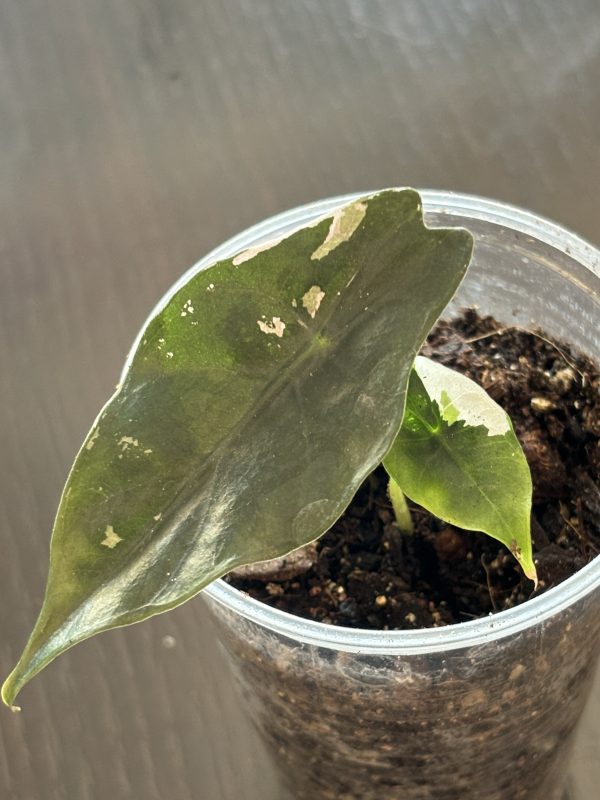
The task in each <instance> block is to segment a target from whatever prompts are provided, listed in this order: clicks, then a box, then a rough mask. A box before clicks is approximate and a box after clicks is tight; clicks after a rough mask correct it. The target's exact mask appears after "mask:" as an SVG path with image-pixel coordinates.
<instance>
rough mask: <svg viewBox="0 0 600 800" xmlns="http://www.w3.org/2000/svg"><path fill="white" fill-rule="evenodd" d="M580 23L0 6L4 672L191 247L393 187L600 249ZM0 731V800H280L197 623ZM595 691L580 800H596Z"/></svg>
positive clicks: (126, 653)
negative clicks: (490, 201) (542, 227)
mask: <svg viewBox="0 0 600 800" xmlns="http://www.w3.org/2000/svg"><path fill="white" fill-rule="evenodd" d="M599 86H600V5H599V3H598V0H571V2H569V3H565V2H563V0H528V2H527V3H524V2H521V0H514V1H513V2H508V1H507V0H495V2H492V1H491V0H488V1H487V2H486V1H485V0H436V2H433V0H429V2H416V0H415V2H413V1H412V0H403V2H393V0H328V2H325V1H324V0H220V1H217V0H52V2H47V0H0V487H1V490H0V491H1V495H2V502H1V504H0V538H1V548H2V551H1V552H2V556H1V559H0V669H1V671H2V673H3V674H5V673H6V672H7V670H8V669H9V668H10V667H11V666H12V664H13V662H14V660H15V658H16V656H17V655H18V653H19V651H20V649H21V647H22V645H23V643H24V639H25V637H26V635H27V632H28V631H29V629H30V627H31V625H32V623H33V621H34V618H35V616H36V613H37V610H38V608H39V605H40V602H41V598H42V592H43V587H44V580H45V575H46V564H47V552H48V537H49V531H50V528H51V524H52V518H53V514H54V511H55V508H56V505H57V501H58V497H59V493H60V490H61V487H62V484H63V481H64V479H65V476H66V472H67V470H68V467H69V465H70V463H71V460H72V457H73V455H74V453H75V450H76V448H77V447H78V445H79V443H80V441H81V439H82V437H83V436H84V434H85V432H86V431H87V429H88V426H89V424H90V423H91V421H92V419H93V418H94V416H95V414H96V412H97V410H98V408H99V406H100V404H101V403H102V402H103V401H104V399H105V398H106V397H107V396H108V394H109V393H110V392H111V390H112V387H113V385H114V384H115V383H116V381H117V379H118V374H119V369H120V366H121V364H122V361H123V359H124V357H125V354H126V352H127V349H128V347H129V345H130V343H131V341H132V340H133V338H134V335H135V333H136V331H137V330H138V328H139V326H140V325H141V323H142V322H143V320H144V319H145V317H146V314H147V312H148V310H149V309H150V307H151V306H152V305H153V304H154V302H155V301H156V300H157V299H158V298H159V297H160V295H161V294H162V293H163V292H164V291H165V290H166V289H167V288H168V287H169V285H170V284H171V283H172V282H173V281H174V280H175V279H176V278H177V277H178V276H179V275H180V273H181V272H182V271H183V270H184V269H185V268H186V267H188V266H189V265H190V264H191V263H193V262H194V261H195V260H196V259H197V258H198V257H200V256H201V255H202V254H204V253H205V252H206V251H207V250H209V249H210V248H211V247H213V246H214V245H216V244H218V243H219V242H221V241H222V240H223V239H225V238H226V237H228V236H229V235H231V234H233V233H235V232H237V231H239V230H241V229H243V228H244V227H246V226H247V225H249V224H250V223H253V222H255V221H258V220H260V219H262V218H264V217H266V216H268V215H270V214H272V213H274V212H277V211H281V210H283V209H285V208H288V207H291V206H294V205H297V204H299V203H303V202H306V201H309V200H313V199H317V198H321V197H325V196H328V195H332V194H338V193H341V192H348V191H353V190H362V189H371V188H379V187H383V186H389V185H415V186H421V187H437V188H447V189H454V190H459V191H467V192H473V193H476V194H481V195H488V196H491V197H496V198H499V199H502V200H507V201H510V202H513V203H515V204H518V205H521V206H525V207H528V208H530V209H532V210H534V211H537V212H540V213H542V214H544V215H547V216H550V217H552V218H554V219H556V220H558V221H560V222H562V223H563V224H564V225H566V226H568V227H571V228H573V229H574V230H576V231H577V232H579V233H580V234H583V235H584V236H586V237H588V238H589V239H591V240H592V241H594V242H595V243H596V244H598V243H600V232H599V228H598V221H599V220H600V191H599V186H600V144H599V142H600V140H599V135H598V132H599V131H600V96H599V88H598V87H599ZM21 702H22V705H23V707H24V711H23V713H22V714H21V715H18V716H15V715H11V714H10V713H8V712H5V713H0V798H1V800H129V799H130V798H131V799H132V800H167V798H168V800H188V799H190V798H194V800H234V798H235V799H236V800H259V798H260V800H278V799H279V798H281V796H282V795H281V790H280V788H279V787H278V784H277V780H276V778H275V775H274V772H273V770H272V768H271V767H270V765H269V764H268V762H267V760H266V758H265V754H264V751H263V749H262V747H261V745H260V743H259V742H258V741H257V739H256V736H255V734H254V732H253V728H252V726H251V724H250V722H249V721H248V720H247V719H246V717H245V715H244V713H243V712H242V711H241V710H240V709H239V707H238V704H237V700H236V697H235V696H234V695H233V693H232V688H231V682H230V680H229V677H228V674H227V671H226V669H225V666H224V659H223V657H222V655H221V653H220V652H219V651H218V650H217V649H216V648H215V644H214V636H213V632H212V630H211V626H210V623H209V620H208V619H207V616H206V613H205V611H204V608H203V605H202V603H201V602H200V601H192V602H191V603H188V604H187V605H185V606H183V607H181V608H180V609H178V610H177V611H175V612H172V613H170V614H168V615H166V616H163V617H157V618H155V619H154V620H152V621H150V622H147V623H144V624H143V625H139V626H135V627H133V628H130V629H128V630H125V631H124V630H121V631H116V632H112V633H109V634H105V635H103V636H101V637H99V638H97V639H94V640H92V641H90V642H88V643H86V644H84V645H81V646H79V647H77V648H76V649H75V650H73V651H72V652H71V653H69V654H67V655H66V656H64V657H62V658H61V659H60V660H59V661H58V662H56V663H55V664H54V665H52V666H51V667H50V668H48V669H47V670H46V671H45V672H44V673H43V674H42V675H40V676H39V677H38V678H37V679H36V680H35V681H34V682H33V683H32V684H31V686H30V687H28V688H27V689H26V690H25V691H24V692H23V694H22V697H21ZM599 710H600V687H598V691H596V694H595V699H594V701H593V703H592V704H591V705H590V709H589V713H588V718H587V719H586V722H585V726H584V728H583V729H582V731H581V736H580V740H579V746H578V751H577V758H576V767H577V769H576V772H577V778H576V784H577V787H578V789H577V792H578V793H577V796H578V797H580V798H581V800H592V799H593V798H594V797H596V796H597V793H596V792H597V786H598V783H599V782H600V767H599V765H598V761H599V759H598V752H599V748H600V745H599V742H600V729H599V728H598V721H597V715H598V711H599Z"/></svg>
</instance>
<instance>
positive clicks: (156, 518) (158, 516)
mask: <svg viewBox="0 0 600 800" xmlns="http://www.w3.org/2000/svg"><path fill="white" fill-rule="evenodd" d="M161 517H162V512H161V513H159V514H157V515H156V516H155V517H154V519H155V520H156V522H158V520H159V519H160V518H161Z"/></svg>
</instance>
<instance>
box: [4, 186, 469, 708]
mask: <svg viewBox="0 0 600 800" xmlns="http://www.w3.org/2000/svg"><path fill="white" fill-rule="evenodd" d="M471 247H472V239H471V236H470V234H469V233H468V232H466V231H464V230H461V229H450V230H449V229H433V230H429V229H427V228H425V227H424V225H423V221H422V211H421V203H420V198H419V195H418V194H417V193H416V192H414V191H412V190H403V191H396V190H388V191H385V192H382V193H379V194H376V195H373V196H370V197H366V198H363V199H362V200H360V201H357V202H354V203H352V204H351V205H349V206H347V207H346V208H344V209H342V210H340V211H338V212H336V214H335V215H334V216H333V217H330V218H327V219H324V220H321V221H319V222H318V223H315V224H313V225H312V226H309V227H307V228H304V229H302V230H299V231H297V232H295V233H293V234H291V235H290V236H288V238H286V239H284V240H282V241H280V242H279V243H272V244H271V245H270V246H265V247H263V248H255V249H253V250H252V251H247V252H245V253H241V254H238V255H237V256H236V257H235V258H233V259H229V260H226V261H221V262H219V263H217V264H215V265H214V266H212V267H210V268H209V269H207V270H205V271H202V272H200V273H198V274H196V275H195V276H193V277H192V278H191V279H190V280H189V282H188V283H187V284H186V285H185V286H184V287H183V288H182V289H181V290H180V291H178V292H177V293H176V294H175V295H174V296H173V297H172V299H171V300H170V301H169V303H168V305H167V306H166V307H165V308H164V310H162V311H161V312H160V313H159V314H158V315H157V316H156V317H155V318H154V319H152V321H151V322H150V323H149V324H148V326H147V328H146V330H145V332H144V334H143V336H142V338H141V339H140V343H139V346H138V348H137V351H136V353H135V355H134V357H133V360H132V362H131V365H130V368H129V371H128V373H127V376H126V378H125V380H124V382H123V385H122V386H121V387H120V388H119V390H118V391H117V393H116V394H115V395H114V396H113V398H112V399H111V400H110V402H109V403H108V404H107V405H106V406H105V408H104V409H103V411H102V412H101V414H100V416H99V417H98V419H97V421H96V423H95V425H94V427H93V429H92V431H91V432H90V434H89V435H88V438H87V440H86V441H85V443H84V445H83V446H82V448H81V450H80V452H79V454H78V456H77V459H76V461H75V464H74V466H73V469H72V471H71V474H70V475H69V478H68V481H67V485H66V487H65V490H64V493H63V496H62V499H61V503H60V507H59V510H58V514H57V518H56V522H55V527H54V533H53V538H52V546H51V557H50V574H49V578H48V586H47V590H46V597H45V600H44V605H43V608H42V611H41V614H40V617H39V619H38V622H37V624H36V627H35V630H34V632H33V634H32V636H31V639H30V640H29V643H28V645H27V647H26V650H25V652H24V654H23V656H22V657H21V660H20V661H19V663H18V665H17V667H16V668H15V670H14V671H13V673H12V674H11V675H10V677H9V678H8V680H7V681H6V683H5V685H4V687H3V690H2V697H3V699H4V700H5V702H7V703H12V702H13V700H14V698H15V696H16V694H17V692H18V691H19V690H20V688H21V687H22V686H23V684H24V683H26V682H27V681H28V680H29V679H30V678H31V677H32V676H33V675H35V673H37V672H38V671H39V670H40V669H41V668H42V667H43V666H45V665H46V664H47V663H48V662H49V661H51V660H52V659H53V658H55V657H56V656H57V655H58V654H59V653H61V652H62V651H64V650H66V649H67V648H69V647H71V646H72V645H73V644H75V643H76V642H79V641H81V640H83V639H85V638H87V637H89V636H91V635H92V634H94V633H97V632H99V631H102V630H106V629H108V628H112V627H115V626H120V625H126V624H129V623H133V622H137V621H139V620H142V619H145V618H147V617H150V616H152V615H153V614H157V613H159V612H162V611H166V610H167V609H170V608H173V607H174V606H177V605H179V604H180V603H182V602H183V601H184V600H187V599H188V598H190V597H192V596H193V595H195V594H196V593H197V592H198V591H199V590H200V589H202V588H203V587H204V586H206V585H207V584H208V583H210V582H211V581H213V580H214V579H216V578H217V577H219V576H221V575H223V574H224V573H226V572H228V571H229V570H231V569H233V568H234V567H236V566H239V565H242V564H247V563H250V562H254V561H259V560H264V559H270V558H273V557H276V556H280V555H282V554H285V553H287V552H289V551H291V550H293V549H294V548H296V547H298V546H300V545H303V544H305V543H307V542H309V541H312V540H314V539H315V538H317V537H318V536H319V535H321V534H322V533H323V532H324V531H325V530H326V529H327V528H328V527H329V526H330V525H331V524H332V523H333V522H334V521H335V519H336V518H337V517H338V516H339V515H340V514H341V513H342V511H343V510H344V508H345V507H346V505H347V504H348V502H349V501H350V500H351V498H352V496H353V494H354V493H355V491H356V489H357V487H358V486H359V484H360V483H361V481H362V480H363V479H364V478H365V476H366V475H367V474H368V473H369V472H370V471H371V470H372V469H373V468H374V467H375V466H376V465H377V464H378V463H379V462H380V461H381V459H382V457H383V455H384V454H385V452H387V450H388V449H389V447H390V445H391V443H392V441H393V438H394V436H395V434H396V432H397V430H398V428H399V426H400V422H401V419H402V414H403V410H404V400H405V394H406V388H407V382H408V376H409V373H410V369H411V366H412V363H413V360H414V357H415V354H416V352H417V351H418V349H419V347H420V346H421V344H422V342H423V340H424V338H425V336H426V335H427V333H428V331H429V329H430V328H431V326H432V325H433V323H434V322H435V320H436V318H437V317H438V316H439V314H440V313H441V311H442V310H443V308H444V307H445V305H446V304H447V303H448V301H449V300H450V298H451V297H452V295H453V294H454V292H455V290H456V288H457V286H458V284H459V283H460V281H461V279H462V277H463V275H464V273H465V270H466V267H467V263H468V261H469V257H470V253H471Z"/></svg>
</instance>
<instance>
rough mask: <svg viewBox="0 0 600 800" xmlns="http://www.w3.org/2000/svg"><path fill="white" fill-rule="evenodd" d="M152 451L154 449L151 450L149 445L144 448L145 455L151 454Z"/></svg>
mask: <svg viewBox="0 0 600 800" xmlns="http://www.w3.org/2000/svg"><path fill="white" fill-rule="evenodd" d="M151 452H152V450H151V449H150V448H149V447H147V448H146V449H145V450H144V455H145V456H149V455H150V453H151Z"/></svg>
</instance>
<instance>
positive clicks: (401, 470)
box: [384, 356, 537, 581]
mask: <svg viewBox="0 0 600 800" xmlns="http://www.w3.org/2000/svg"><path fill="white" fill-rule="evenodd" d="M384 466H385V468H386V470H387V471H388V473H389V475H390V476H391V478H392V479H393V480H394V481H396V483H397V484H398V485H399V486H400V487H401V488H402V490H403V491H404V492H405V493H406V494H407V495H408V497H410V498H411V500H413V501H414V502H415V503H419V504H420V505H422V506H423V507H424V508H426V509H427V510H428V511H430V512H431V513H432V514H435V515H436V516H437V517H440V519H443V520H445V521H446V522H449V523H450V524H453V525H458V526H459V527H461V528H466V529H467V530H475V531H483V532H484V533H487V534H489V535H490V536H492V537H493V538H494V539H498V540H499V541H501V542H502V543H503V544H505V545H506V546H507V547H508V548H509V549H510V550H511V552H512V553H513V555H514V556H515V558H517V560H518V561H519V563H520V564H521V566H522V567H523V570H524V572H525V574H526V575H527V577H528V578H531V580H533V581H537V576H536V569H535V564H534V563H533V557H532V551H531V535H530V515H531V492H532V489H531V475H530V472H529V466H528V464H527V461H526V459H525V455H524V454H523V451H522V449H521V446H520V444H519V442H518V440H517V437H516V436H515V433H514V430H513V427H512V424H511V421H510V419H509V417H508V415H507V414H506V413H505V412H504V411H503V409H502V408H501V407H500V406H499V405H498V404H497V403H495V402H494V401H493V400H492V399H491V397H490V396H489V395H488V394H487V393H486V392H485V391H484V389H482V388H481V387H480V386H478V385H477V384H476V383H474V382H473V381H472V380H470V379H469V378H467V377H465V376H464V375H461V374H460V373H458V372H454V371H453V370H451V369H448V368H447V367H444V366H442V365H441V364H437V363H436V362H434V361H431V360H429V359H427V358H423V357H422V356H418V357H417V359H416V361H415V367H414V370H413V371H412V374H411V376H410V382H409V388H408V395H407V399H406V411H405V415H404V420H403V422H402V427H401V429H400V433H399V434H398V436H397V437H396V440H395V442H394V444H393V446H392V449H391V450H390V452H389V453H388V455H387V456H386V457H385V460H384Z"/></svg>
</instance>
